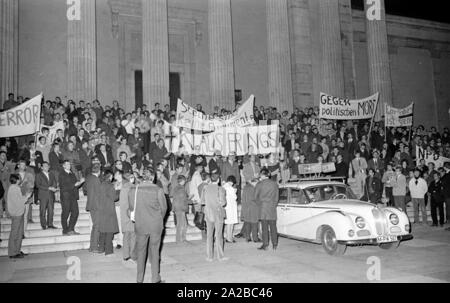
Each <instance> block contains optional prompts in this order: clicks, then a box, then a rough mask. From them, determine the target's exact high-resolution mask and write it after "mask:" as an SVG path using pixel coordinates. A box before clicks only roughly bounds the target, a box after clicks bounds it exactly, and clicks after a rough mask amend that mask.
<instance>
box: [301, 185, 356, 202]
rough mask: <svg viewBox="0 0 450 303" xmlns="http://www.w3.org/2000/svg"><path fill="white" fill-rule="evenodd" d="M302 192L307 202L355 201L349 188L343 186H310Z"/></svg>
mask: <svg viewBox="0 0 450 303" xmlns="http://www.w3.org/2000/svg"><path fill="white" fill-rule="evenodd" d="M304 191H305V195H306V197H307V198H308V200H309V202H321V201H328V200H341V199H344V200H350V199H356V196H355V194H354V193H353V191H352V190H351V188H350V187H349V186H346V185H344V184H343V185H320V186H312V187H308V188H306V189H304Z"/></svg>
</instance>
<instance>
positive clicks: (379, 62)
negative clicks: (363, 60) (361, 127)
mask: <svg viewBox="0 0 450 303" xmlns="http://www.w3.org/2000/svg"><path fill="white" fill-rule="evenodd" d="M379 2H380V15H379V17H380V19H379V20H369V18H367V16H366V34H367V53H368V60H369V61H368V64H369V88H370V92H371V94H374V93H376V92H379V93H380V100H379V103H378V109H377V112H376V115H375V121H377V120H380V119H381V116H383V115H384V104H385V103H387V104H391V105H392V83H391V70H390V65H389V51H388V39H387V29H386V12H385V6H384V0H380V1H379ZM364 10H365V12H369V13H371V12H373V10H372V9H371V7H370V6H368V5H367V4H366V1H364Z"/></svg>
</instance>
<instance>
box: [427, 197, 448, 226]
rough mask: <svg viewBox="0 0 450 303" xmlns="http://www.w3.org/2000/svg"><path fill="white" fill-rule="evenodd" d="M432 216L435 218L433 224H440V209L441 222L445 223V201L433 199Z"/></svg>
mask: <svg viewBox="0 0 450 303" xmlns="http://www.w3.org/2000/svg"><path fill="white" fill-rule="evenodd" d="M430 206H431V207H430V208H431V218H432V219H433V224H436V225H437V224H438V218H437V211H438V210H439V224H444V222H445V219H444V217H445V216H444V202H438V201H435V200H434V199H431V205H430Z"/></svg>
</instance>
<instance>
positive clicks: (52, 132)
mask: <svg viewBox="0 0 450 303" xmlns="http://www.w3.org/2000/svg"><path fill="white" fill-rule="evenodd" d="M43 128H48V130H49V133H48V136H47V143H53V141H54V140H55V139H56V137H57V131H58V129H62V130H64V121H58V122H55V123H54V124H53V125H52V126H47V125H41V127H40V131H39V132H38V135H37V137H38V139H39V137H40V136H42V135H43V131H42V129H43Z"/></svg>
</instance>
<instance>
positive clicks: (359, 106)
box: [319, 93, 379, 120]
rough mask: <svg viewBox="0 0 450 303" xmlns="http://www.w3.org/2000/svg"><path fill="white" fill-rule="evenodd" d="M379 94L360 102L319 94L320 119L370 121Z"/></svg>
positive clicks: (375, 108)
mask: <svg viewBox="0 0 450 303" xmlns="http://www.w3.org/2000/svg"><path fill="white" fill-rule="evenodd" d="M378 97H379V94H378V93H376V94H374V95H373V96H370V97H367V98H365V99H360V100H349V99H341V98H338V97H333V96H330V95H327V94H324V93H320V108H319V110H320V113H319V117H320V118H322V119H332V120H359V119H372V117H373V116H374V115H375V111H376V110H377V104H378Z"/></svg>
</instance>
